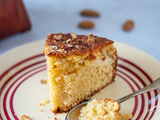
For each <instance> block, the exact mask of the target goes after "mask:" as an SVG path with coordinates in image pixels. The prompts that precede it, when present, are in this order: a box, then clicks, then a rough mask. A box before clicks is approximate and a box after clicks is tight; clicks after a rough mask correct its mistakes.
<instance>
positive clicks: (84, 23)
mask: <svg viewBox="0 0 160 120" xmlns="http://www.w3.org/2000/svg"><path fill="white" fill-rule="evenodd" d="M78 26H79V28H83V29H92V28H94V27H95V25H94V22H92V21H82V22H80V23H79V25H78Z"/></svg>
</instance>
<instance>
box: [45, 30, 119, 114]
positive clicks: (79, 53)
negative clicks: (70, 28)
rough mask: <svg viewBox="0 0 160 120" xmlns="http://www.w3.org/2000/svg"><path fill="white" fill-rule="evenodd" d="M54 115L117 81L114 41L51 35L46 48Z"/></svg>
mask: <svg viewBox="0 0 160 120" xmlns="http://www.w3.org/2000/svg"><path fill="white" fill-rule="evenodd" d="M44 52H45V55H46V59H47V69H48V83H49V85H50V94H51V103H52V109H53V112H64V111H65V112H67V111H69V110H70V109H71V108H72V107H74V106H76V105H77V104H79V103H80V102H83V101H84V100H86V99H87V98H88V97H89V96H92V95H93V94H94V93H96V92H98V91H99V90H101V89H102V88H104V87H105V86H107V85H108V84H110V83H111V82H113V81H114V77H115V74H116V65H117V51H116V49H115V48H114V46H113V41H111V40H108V39H106V38H102V37H97V36H93V35H92V34H89V35H88V36H85V35H76V34H75V33H69V34H62V33H58V34H49V35H48V39H47V40H46V44H45V50H44Z"/></svg>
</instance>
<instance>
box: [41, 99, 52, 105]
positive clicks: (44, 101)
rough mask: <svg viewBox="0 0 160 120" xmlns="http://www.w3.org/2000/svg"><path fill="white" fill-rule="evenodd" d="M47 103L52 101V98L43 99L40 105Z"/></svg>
mask: <svg viewBox="0 0 160 120" xmlns="http://www.w3.org/2000/svg"><path fill="white" fill-rule="evenodd" d="M47 103H50V100H43V101H41V103H40V105H45V104H47Z"/></svg>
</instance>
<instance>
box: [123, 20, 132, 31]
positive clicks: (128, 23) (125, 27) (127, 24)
mask: <svg viewBox="0 0 160 120" xmlns="http://www.w3.org/2000/svg"><path fill="white" fill-rule="evenodd" d="M133 27H134V22H133V21H132V20H128V21H126V22H125V23H124V24H123V30H124V31H131V30H132V29H133Z"/></svg>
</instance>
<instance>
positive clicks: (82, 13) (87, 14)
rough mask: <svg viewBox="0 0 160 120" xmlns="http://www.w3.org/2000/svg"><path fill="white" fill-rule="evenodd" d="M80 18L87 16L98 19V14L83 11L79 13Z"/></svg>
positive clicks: (91, 11)
mask: <svg viewBox="0 0 160 120" xmlns="http://www.w3.org/2000/svg"><path fill="white" fill-rule="evenodd" d="M80 14H81V15H82V16H88V17H99V16H100V15H99V13H98V12H97V11H94V10H83V11H81V13H80Z"/></svg>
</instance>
